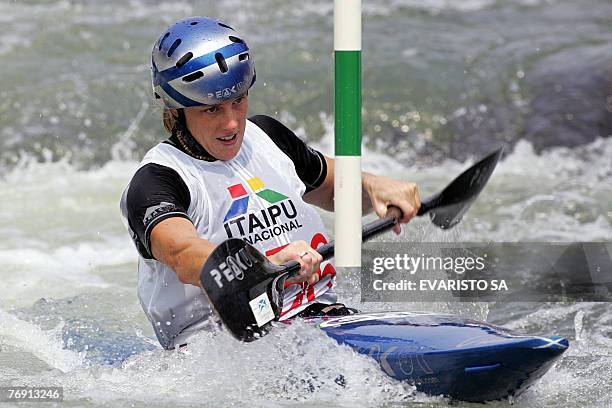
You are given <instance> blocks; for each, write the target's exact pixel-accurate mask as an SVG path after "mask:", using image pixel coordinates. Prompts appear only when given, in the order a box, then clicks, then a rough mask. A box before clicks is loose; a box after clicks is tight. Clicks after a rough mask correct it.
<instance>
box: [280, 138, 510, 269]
mask: <svg viewBox="0 0 612 408" xmlns="http://www.w3.org/2000/svg"><path fill="white" fill-rule="evenodd" d="M502 152H503V148H501V147H500V148H499V149H497V150H496V151H494V152H492V153H491V154H489V155H488V156H486V157H485V158H483V159H482V160H480V161H478V162H477V163H475V164H474V165H472V166H471V167H470V168H468V169H467V170H465V171H464V172H463V173H461V174H460V175H459V176H458V177H457V178H455V179H454V180H453V181H452V182H451V183H450V184H448V186H446V188H445V189H444V190H442V191H441V192H440V193H438V194H435V195H433V196H431V197H429V198H427V199H426V200H423V201H422V202H421V207H420V208H419V211H418V212H417V216H422V215H425V214H429V215H430V217H431V221H432V222H433V223H434V224H436V225H437V226H439V227H440V228H443V229H450V228H452V227H454V226H455V225H457V224H458V223H459V221H461V218H462V217H463V214H465V212H466V211H467V210H468V208H469V207H470V206H471V204H472V203H473V202H474V200H475V199H476V197H477V196H478V194H480V192H481V191H482V189H483V188H484V186H485V185H486V184H487V182H488V181H489V178H490V177H491V174H492V173H493V170H494V169H495V166H496V165H497V162H498V161H499V159H500V157H501V155H502ZM401 217H402V211H401V210H400V209H399V208H397V207H393V206H392V207H389V209H388V211H387V215H386V216H385V217H384V218H381V219H379V220H376V221H372V222H370V223H369V224H366V225H364V226H363V230H362V235H361V242H366V241H368V240H370V239H372V238H374V237H376V236H377V235H380V234H382V233H383V232H386V231H388V230H389V229H391V228H393V227H394V226H395V225H396V224H397V223H398V222H399V220H400V219H401ZM334 250H335V242H334V241H330V242H329V243H327V244H325V245H323V246H321V247H319V249H317V252H319V254H321V256H322V257H323V260H327V259H330V258H332V257H333V256H334ZM299 270H300V264H299V263H298V262H296V261H290V262H287V263H286V264H285V272H286V273H288V274H290V275H292V274H295V273H297V272H299Z"/></svg>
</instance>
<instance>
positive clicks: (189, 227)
mask: <svg viewBox="0 0 612 408" xmlns="http://www.w3.org/2000/svg"><path fill="white" fill-rule="evenodd" d="M214 249H215V245H214V244H213V243H211V242H210V241H207V240H205V239H202V238H200V237H199V236H198V234H197V231H196V229H195V227H194V226H193V224H192V223H191V221H189V220H187V219H185V218H181V217H172V218H168V219H165V220H163V221H161V222H160V223H159V224H157V225H156V226H155V227H154V228H153V230H152V231H151V251H152V252H153V256H154V257H155V259H157V260H158V261H160V262H162V263H164V264H166V265H168V266H169V267H170V268H172V270H173V271H174V272H175V273H176V275H177V276H178V278H179V280H180V281H181V282H183V283H185V284H190V285H194V286H200V272H201V271H202V267H203V266H204V264H205V263H206V260H207V259H208V257H209V256H210V254H211V253H212V251H213V250H214ZM306 253H307V255H305V254H306ZM268 259H270V261H271V262H273V263H275V264H277V265H280V264H283V263H285V262H287V261H290V260H295V261H297V262H299V263H300V264H301V266H302V268H301V270H300V273H299V274H298V275H297V276H295V277H293V278H292V279H291V282H308V283H310V284H314V283H315V282H317V281H318V280H319V276H318V275H317V273H316V272H317V270H318V269H319V264H320V263H321V261H322V260H323V259H322V257H321V255H319V254H318V253H317V252H315V251H313V250H312V248H310V246H309V245H308V244H307V243H306V242H305V241H295V242H292V243H291V244H290V245H288V246H287V247H285V248H283V250H282V251H279V252H277V253H275V254H274V255H271V256H270V257H268Z"/></svg>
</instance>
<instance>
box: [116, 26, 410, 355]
mask: <svg viewBox="0 0 612 408" xmlns="http://www.w3.org/2000/svg"><path fill="white" fill-rule="evenodd" d="M151 70H152V81H153V89H154V94H155V97H156V98H157V99H158V100H159V101H160V102H161V103H162V104H163V106H164V110H163V118H162V119H163V124H164V127H165V129H166V130H167V131H168V132H169V134H170V137H169V138H168V139H167V140H165V141H163V142H161V143H159V144H158V145H156V146H154V147H153V148H152V149H151V150H149V152H148V153H147V154H146V155H145V157H144V159H143V160H142V162H141V164H140V167H139V168H138V170H137V171H136V173H135V174H134V176H133V178H132V180H131V181H130V183H129V185H128V186H127V187H126V189H125V191H124V193H123V195H122V198H121V212H122V215H123V217H124V219H125V221H126V224H127V226H128V230H129V233H130V235H131V237H132V240H133V241H134V243H135V245H136V248H137V250H138V254H139V263H138V296H139V299H140V302H141V304H142V307H143V309H144V311H145V313H146V315H147V317H148V318H149V320H150V321H151V323H152V324H153V327H154V329H155V334H156V335H157V338H158V340H159V342H160V343H161V345H162V346H163V347H164V348H167V349H170V348H174V347H175V346H178V345H181V344H184V343H186V340H187V338H188V337H189V336H190V335H192V334H193V333H195V332H197V331H198V330H201V329H202V328H203V327H205V326H206V325H207V320H208V318H209V317H210V316H211V313H212V312H211V309H210V306H209V304H208V302H207V300H206V297H205V296H204V295H203V293H202V291H201V289H200V287H199V274H200V271H201V269H202V266H203V264H204V263H205V262H206V260H207V258H208V256H209V254H210V253H211V252H212V251H213V249H214V248H215V246H216V245H218V244H220V243H221V242H223V241H224V240H226V239H228V238H231V237H234V238H243V239H245V240H247V241H248V242H249V243H251V244H252V245H254V246H255V247H256V248H257V249H259V250H260V251H261V252H262V253H265V254H266V256H267V257H268V258H269V259H270V261H272V262H273V263H276V264H282V263H285V262H287V261H289V260H296V261H298V262H299V263H300V264H301V271H300V274H299V275H298V276H297V277H296V278H295V279H294V280H293V281H292V282H290V283H291V284H289V285H287V286H286V288H285V291H284V301H283V305H284V308H283V310H282V317H281V318H282V319H287V318H290V317H292V316H295V315H297V314H300V315H325V314H331V315H343V314H349V313H351V312H352V309H350V308H347V307H345V306H344V305H342V304H340V303H337V296H336V294H335V292H334V290H333V286H334V277H335V270H334V267H333V265H332V263H331V262H329V261H326V262H321V260H322V259H321V256H320V255H319V254H318V253H317V252H316V251H315V250H314V249H313V248H317V247H318V246H319V245H322V244H324V243H326V242H327V240H328V236H327V233H326V231H325V228H324V226H323V223H322V221H321V219H320V217H319V215H318V213H317V212H316V210H315V209H314V208H313V207H312V206H313V205H314V206H317V207H320V208H322V209H325V210H327V211H333V200H334V190H333V186H334V161H333V160H332V159H330V158H328V157H325V156H324V155H323V154H321V153H320V152H318V151H316V150H314V149H312V148H310V147H308V146H307V145H306V144H305V143H304V142H303V141H302V140H300V139H299V138H298V137H297V136H296V135H295V134H294V133H293V132H292V131H291V130H289V129H288V128H287V127H285V126H284V125H283V124H281V123H280V122H278V121H277V120H275V119H273V118H271V117H269V116H261V115H260V116H253V117H251V118H248V119H247V110H248V106H249V95H248V91H249V89H250V87H251V86H252V85H253V84H254V83H255V66H254V62H253V56H252V55H251V51H250V49H249V47H248V46H247V44H246V42H245V41H244V39H243V38H242V37H241V36H240V35H239V34H238V33H237V32H236V31H235V30H234V29H233V28H231V27H230V26H228V25H226V24H224V23H222V22H220V21H217V20H213V19H210V18H204V17H192V18H187V19H184V20H181V21H178V22H176V23H175V24H173V25H172V26H170V27H169V28H168V29H166V30H164V32H163V33H162V34H161V36H160V37H159V39H158V40H157V42H156V43H155V45H154V46H153V51H152V60H151ZM363 192H364V211H369V210H371V209H372V208H373V209H374V210H375V211H376V213H377V214H378V215H379V216H381V217H382V216H384V215H385V212H386V209H387V206H388V205H391V204H392V205H395V206H397V207H399V208H400V209H401V210H402V212H403V214H404V215H403V218H402V220H401V222H402V223H406V222H408V221H409V220H410V219H411V218H412V217H414V215H415V214H416V211H417V210H418V207H419V205H420V201H419V195H418V190H417V187H416V185H415V184H413V183H407V182H402V181H397V180H392V179H389V178H385V177H379V176H374V175H371V174H368V173H363ZM396 232H399V227H398V229H397V230H396Z"/></svg>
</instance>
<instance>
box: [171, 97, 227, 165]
mask: <svg viewBox="0 0 612 408" xmlns="http://www.w3.org/2000/svg"><path fill="white" fill-rule="evenodd" d="M177 110H178V118H176V121H175V122H174V128H173V129H172V135H173V136H175V137H176V139H177V140H178V142H179V144H180V145H181V148H182V149H183V151H185V153H187V154H188V155H190V156H192V157H195V158H196V159H198V160H204V161H209V162H212V161H217V159H216V158H215V157H213V156H212V155H211V154H210V153H208V152H207V151H206V149H204V147H202V145H201V144H200V143H199V142H198V141H197V140H195V138H194V137H193V135H192V134H191V132H190V131H189V129H188V128H187V119H186V118H185V111H184V109H177Z"/></svg>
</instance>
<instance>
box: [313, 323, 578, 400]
mask: <svg viewBox="0 0 612 408" xmlns="http://www.w3.org/2000/svg"><path fill="white" fill-rule="evenodd" d="M309 320H310V321H311V322H312V323H315V324H317V325H318V326H319V328H321V329H322V330H323V331H324V332H325V333H326V334H327V335H328V336H330V337H331V338H333V339H334V340H336V341H337V342H338V343H340V344H346V345H348V346H350V347H352V348H353V349H354V350H355V351H357V352H358V353H361V354H365V355H368V356H370V357H372V358H374V359H375V360H376V361H378V363H379V364H380V366H381V368H382V369H383V370H384V371H385V372H386V373H387V374H388V375H389V376H390V377H393V378H395V379H397V380H401V381H407V382H409V383H411V384H414V385H415V386H416V388H417V389H418V390H419V391H422V392H425V393H427V394H430V395H444V396H447V397H450V398H453V399H457V400H462V401H473V402H483V401H490V400H497V399H503V398H506V397H508V396H517V395H519V394H520V393H521V392H523V391H524V390H525V389H526V388H527V387H529V386H530V385H531V384H533V382H534V381H536V380H537V379H538V378H540V377H541V376H542V375H544V373H546V371H547V370H548V369H549V368H550V367H551V366H552V364H553V363H554V362H555V361H556V360H557V359H558V358H559V357H561V355H562V354H563V352H565V350H567V348H568V346H569V342H568V340H567V339H566V338H564V337H559V336H528V335H523V334H519V333H515V332H513V331H510V330H507V329H504V328H501V327H496V326H493V325H490V324H487V323H483V322H479V321H476V320H471V319H464V318H461V317H457V316H453V315H444V314H433V313H426V312H425V313H420V312H384V313H367V314H357V315H352V316H345V317H336V318H312V319H309Z"/></svg>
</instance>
